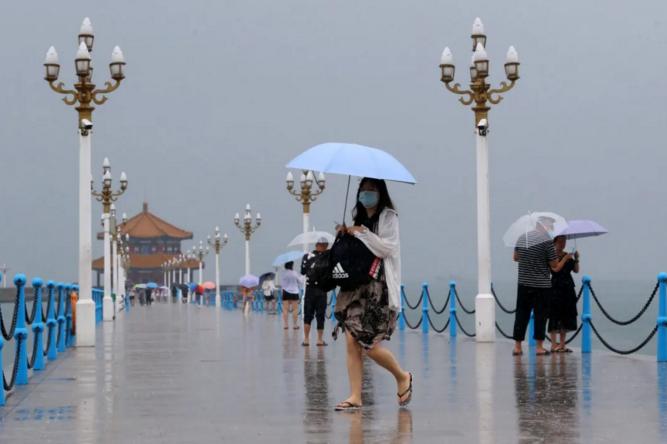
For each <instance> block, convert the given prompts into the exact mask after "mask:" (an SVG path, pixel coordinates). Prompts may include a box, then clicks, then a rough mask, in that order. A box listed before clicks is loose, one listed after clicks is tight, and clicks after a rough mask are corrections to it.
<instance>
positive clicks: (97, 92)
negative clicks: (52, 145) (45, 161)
mask: <svg viewBox="0 0 667 444" xmlns="http://www.w3.org/2000/svg"><path fill="white" fill-rule="evenodd" d="M93 41H94V35H93V28H92V25H91V24H90V20H87V19H86V20H84V22H83V23H82V25H81V32H80V34H79V42H80V45H79V50H78V51H77V53H76V58H75V60H74V62H75V68H76V75H77V77H78V81H77V82H76V83H75V84H74V89H67V88H65V86H64V84H63V83H62V82H57V80H58V75H59V74H60V63H59V61H58V53H57V52H56V50H55V48H53V47H51V48H49V50H48V52H47V53H46V59H45V60H44V68H45V77H44V78H45V80H46V81H47V82H48V83H49V86H50V87H51V89H52V90H53V91H55V92H57V93H59V94H62V95H64V96H65V97H64V99H63V101H64V102H65V103H66V104H67V105H70V106H73V107H75V109H76V110H77V112H78V129H79V227H78V230H79V300H78V302H77V303H76V345H77V346H79V347H94V346H95V303H94V302H93V299H92V297H93V293H92V280H93V279H92V267H91V263H92V215H91V201H90V199H91V190H90V157H91V154H90V150H91V142H90V138H91V135H90V132H91V130H92V128H93V123H92V121H93V110H94V109H95V108H94V106H93V105H102V104H103V103H104V102H105V101H106V100H107V97H106V95H107V94H109V93H111V92H113V91H115V90H116V89H117V88H118V87H119V86H120V83H121V81H122V80H123V79H124V78H125V75H124V73H123V70H124V67H125V61H124V60H123V57H122V53H120V51H114V52H116V54H115V55H114V56H113V57H112V60H111V63H110V64H109V70H110V73H111V79H112V81H110V82H106V83H105V87H104V88H102V89H96V87H95V84H94V83H92V74H93V69H92V66H91V57H90V52H91V51H92V49H93Z"/></svg>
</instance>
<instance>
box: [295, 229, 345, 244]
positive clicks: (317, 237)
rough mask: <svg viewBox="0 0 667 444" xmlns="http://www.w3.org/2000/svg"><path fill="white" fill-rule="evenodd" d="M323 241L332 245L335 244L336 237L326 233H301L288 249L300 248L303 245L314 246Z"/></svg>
mask: <svg viewBox="0 0 667 444" xmlns="http://www.w3.org/2000/svg"><path fill="white" fill-rule="evenodd" d="M323 240H326V242H327V243H328V244H329V245H331V244H333V241H334V237H333V235H332V234H329V233H327V232H326V231H308V232H307V233H301V234H299V235H298V236H297V237H295V238H294V239H292V241H291V242H290V243H289V244H287V246H288V247H299V246H302V245H313V244H317V243H319V242H321V241H323Z"/></svg>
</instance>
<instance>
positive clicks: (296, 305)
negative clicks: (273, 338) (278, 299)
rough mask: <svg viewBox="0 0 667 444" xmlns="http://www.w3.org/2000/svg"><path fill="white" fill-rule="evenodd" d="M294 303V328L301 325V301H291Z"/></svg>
mask: <svg viewBox="0 0 667 444" xmlns="http://www.w3.org/2000/svg"><path fill="white" fill-rule="evenodd" d="M290 304H292V324H294V328H296V327H298V326H299V301H290Z"/></svg>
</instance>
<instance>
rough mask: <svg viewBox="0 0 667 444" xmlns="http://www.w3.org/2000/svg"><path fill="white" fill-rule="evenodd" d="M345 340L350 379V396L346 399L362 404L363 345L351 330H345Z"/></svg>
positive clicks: (352, 402)
mask: <svg viewBox="0 0 667 444" xmlns="http://www.w3.org/2000/svg"><path fill="white" fill-rule="evenodd" d="M345 341H346V344H347V377H348V379H349V381H350V396H348V398H347V399H346V400H345V401H347V402H349V403H351V404H357V405H361V378H362V372H363V363H362V354H361V346H360V345H359V343H358V342H357V341H356V339H354V337H352V335H351V334H350V333H349V332H345ZM345 401H343V402H345Z"/></svg>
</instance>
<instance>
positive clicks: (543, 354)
mask: <svg viewBox="0 0 667 444" xmlns="http://www.w3.org/2000/svg"><path fill="white" fill-rule="evenodd" d="M550 354H551V352H550V351H549V350H544V351H541V352H535V356H549V355H550Z"/></svg>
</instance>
